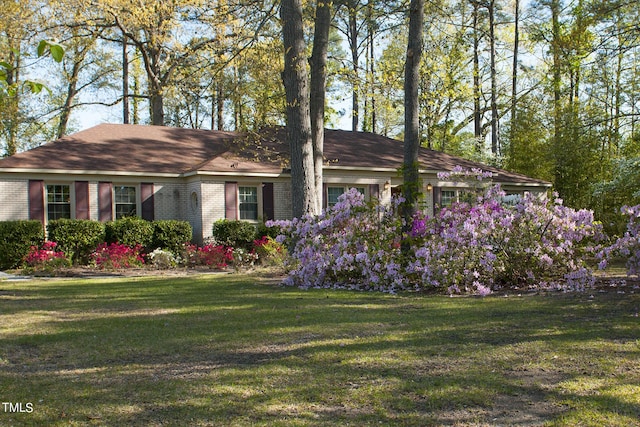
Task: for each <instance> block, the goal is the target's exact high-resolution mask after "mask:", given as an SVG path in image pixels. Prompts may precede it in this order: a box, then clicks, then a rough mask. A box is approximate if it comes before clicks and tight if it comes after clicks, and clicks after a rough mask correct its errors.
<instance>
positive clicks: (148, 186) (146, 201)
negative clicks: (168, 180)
mask: <svg viewBox="0 0 640 427" xmlns="http://www.w3.org/2000/svg"><path fill="white" fill-rule="evenodd" d="M140 200H142V219H146V220H147V221H153V219H154V205H153V183H147V182H143V183H141V184H140Z"/></svg>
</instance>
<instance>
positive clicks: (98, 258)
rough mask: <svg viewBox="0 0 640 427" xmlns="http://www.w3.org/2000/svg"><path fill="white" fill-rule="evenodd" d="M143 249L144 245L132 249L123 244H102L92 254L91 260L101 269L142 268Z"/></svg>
mask: <svg viewBox="0 0 640 427" xmlns="http://www.w3.org/2000/svg"><path fill="white" fill-rule="evenodd" d="M142 249H143V248H142V245H136V246H134V247H130V246H127V245H123V244H121V243H109V244H108V243H101V244H100V245H98V247H97V248H96V250H95V251H94V252H93V253H92V254H91V258H92V259H93V261H94V262H95V263H96V266H97V267H98V268H101V269H119V268H131V267H142V266H143V265H144V258H143V256H142Z"/></svg>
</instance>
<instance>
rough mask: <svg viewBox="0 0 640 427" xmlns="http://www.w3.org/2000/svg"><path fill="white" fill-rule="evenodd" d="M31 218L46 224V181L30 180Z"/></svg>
mask: <svg viewBox="0 0 640 427" xmlns="http://www.w3.org/2000/svg"><path fill="white" fill-rule="evenodd" d="M29 219H35V220H38V221H40V222H41V223H42V224H44V181H42V180H29Z"/></svg>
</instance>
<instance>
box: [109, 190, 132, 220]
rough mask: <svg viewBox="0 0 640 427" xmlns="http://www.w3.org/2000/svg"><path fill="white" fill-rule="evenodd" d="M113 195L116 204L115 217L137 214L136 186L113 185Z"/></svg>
mask: <svg viewBox="0 0 640 427" xmlns="http://www.w3.org/2000/svg"><path fill="white" fill-rule="evenodd" d="M113 195H114V201H115V206H116V219H120V218H124V217H127V216H136V215H137V213H138V210H137V205H138V204H137V201H136V187H129V186H124V185H119V186H114V188H113Z"/></svg>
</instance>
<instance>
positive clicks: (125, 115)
mask: <svg viewBox="0 0 640 427" xmlns="http://www.w3.org/2000/svg"><path fill="white" fill-rule="evenodd" d="M122 123H124V124H125V125H128V124H129V57H128V55H127V36H126V35H124V34H123V35H122Z"/></svg>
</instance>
